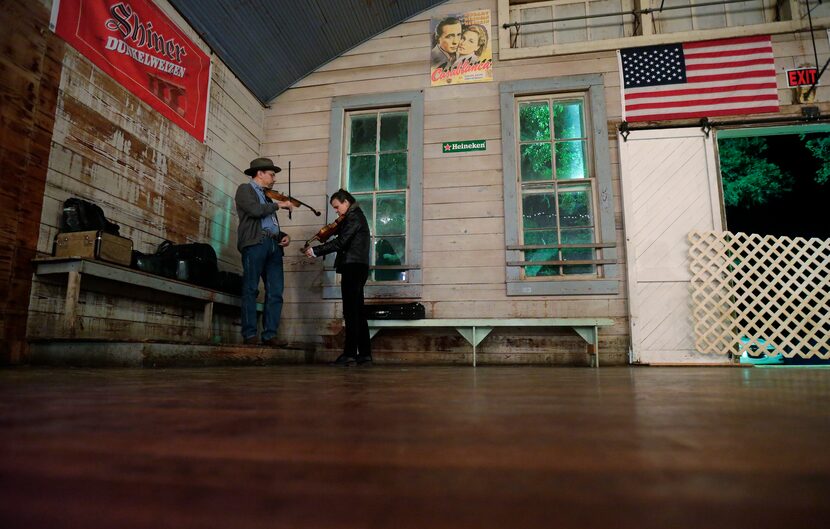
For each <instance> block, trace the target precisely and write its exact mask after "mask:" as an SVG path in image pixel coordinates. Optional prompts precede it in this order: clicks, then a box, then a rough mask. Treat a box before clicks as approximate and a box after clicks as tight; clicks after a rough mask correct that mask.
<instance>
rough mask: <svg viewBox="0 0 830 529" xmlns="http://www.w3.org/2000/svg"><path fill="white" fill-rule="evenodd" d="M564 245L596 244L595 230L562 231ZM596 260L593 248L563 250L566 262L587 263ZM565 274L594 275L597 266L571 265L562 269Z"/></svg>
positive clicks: (563, 258)
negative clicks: (586, 261) (577, 261)
mask: <svg viewBox="0 0 830 529" xmlns="http://www.w3.org/2000/svg"><path fill="white" fill-rule="evenodd" d="M561 235H562V244H586V243H591V242H594V230H592V229H579V230H565V229H563V230H562V233H561ZM589 259H596V250H594V249H593V248H571V249H563V250H562V260H564V261H575V260H579V261H585V260H589ZM562 273H563V274H566V275H567V274H594V273H596V270H595V265H571V266H563V267H562Z"/></svg>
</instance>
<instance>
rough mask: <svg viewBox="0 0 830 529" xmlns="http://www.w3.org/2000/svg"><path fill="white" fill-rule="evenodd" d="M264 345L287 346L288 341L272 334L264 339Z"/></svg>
mask: <svg viewBox="0 0 830 529" xmlns="http://www.w3.org/2000/svg"><path fill="white" fill-rule="evenodd" d="M262 345H270V346H271V347H285V346H286V345H288V342H286V341H285V340H280V339H279V338H277V337H276V336H272V337H271V338H268V339H267V340H262Z"/></svg>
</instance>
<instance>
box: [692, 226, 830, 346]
mask: <svg viewBox="0 0 830 529" xmlns="http://www.w3.org/2000/svg"><path fill="white" fill-rule="evenodd" d="M689 242H690V243H691V246H690V248H689V257H690V260H689V267H690V271H691V273H692V282H691V293H692V319H693V323H694V332H695V347H696V349H697V350H698V351H700V352H701V353H712V354H726V353H729V352H732V353H735V354H742V353H743V352H744V351H747V350H750V351H756V352H755V353H754V354H758V353H757V352H764V351H765V352H766V354H768V355H770V356H772V355H776V354H779V353H780V354H782V355H784V356H786V357H789V358H792V357H795V356H800V357H802V358H812V357H817V358H822V359H827V358H830V239H826V240H825V239H803V238H800V237H799V238H794V239H793V238H789V237H773V236H760V235H754V234H746V233H731V232H728V231H727V232H713V231H702V232H698V231H693V232H690V233H689Z"/></svg>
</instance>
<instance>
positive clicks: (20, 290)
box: [0, 0, 63, 364]
mask: <svg viewBox="0 0 830 529" xmlns="http://www.w3.org/2000/svg"><path fill="white" fill-rule="evenodd" d="M48 24H49V6H48V5H44V3H43V2H35V1H31V0H2V1H0V27H1V28H3V30H2V32H0V49H2V50H3V51H2V54H0V173H2V177H3V185H2V186H0V364H7V363H18V362H20V361H21V359H22V358H23V357H25V354H26V351H27V344H26V320H27V311H26V308H27V306H28V304H29V293H30V290H31V277H32V267H31V260H32V258H34V256H35V251H36V248H37V241H38V233H39V226H38V222H37V219H39V218H40V215H41V207H42V199H43V189H44V185H45V182H46V172H47V163H48V160H49V143H50V138H51V137H52V127H53V122H54V116H55V103H56V100H57V91H58V83H59V81H60V71H61V67H60V61H61V56H62V54H63V46H62V44H61V43H60V42H58V41H57V40H56V39H55V38H54V35H51V34H50V33H49V31H48V30H46V28H47V27H48Z"/></svg>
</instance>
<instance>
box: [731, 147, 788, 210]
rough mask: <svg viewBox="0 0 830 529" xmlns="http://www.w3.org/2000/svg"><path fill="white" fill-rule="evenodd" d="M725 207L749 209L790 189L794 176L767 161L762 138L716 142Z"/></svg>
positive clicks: (765, 148)
mask: <svg viewBox="0 0 830 529" xmlns="http://www.w3.org/2000/svg"><path fill="white" fill-rule="evenodd" d="M718 147H719V151H720V152H719V154H720V170H721V177H722V179H723V201H724V203H725V204H726V205H727V206H730V207H737V206H741V207H744V208H751V207H752V206H757V205H761V204H765V203H766V202H767V201H769V200H770V199H771V198H775V197H778V196H781V195H782V194H784V193H787V192H789V191H790V190H792V186H793V176H792V175H791V174H790V173H789V172H786V171H782V170H781V168H780V167H778V165H776V164H774V163H772V162H770V161H769V160H768V159H767V157H766V155H765V154H764V153H765V152H766V151H767V149H768V146H767V140H766V139H765V138H763V137H754V138H730V139H726V140H721V141H720V142H719V143H718Z"/></svg>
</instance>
